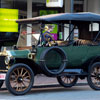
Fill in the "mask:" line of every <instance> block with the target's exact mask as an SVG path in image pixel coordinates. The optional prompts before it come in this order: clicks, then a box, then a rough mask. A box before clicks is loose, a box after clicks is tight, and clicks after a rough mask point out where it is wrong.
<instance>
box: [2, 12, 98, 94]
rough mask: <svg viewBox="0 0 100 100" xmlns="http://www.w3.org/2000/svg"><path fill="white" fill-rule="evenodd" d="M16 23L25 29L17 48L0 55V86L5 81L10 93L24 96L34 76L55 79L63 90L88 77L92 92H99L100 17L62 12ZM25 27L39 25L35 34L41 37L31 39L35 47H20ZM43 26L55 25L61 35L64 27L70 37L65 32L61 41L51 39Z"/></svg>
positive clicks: (91, 14) (4, 51)
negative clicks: (42, 75)
mask: <svg viewBox="0 0 100 100" xmlns="http://www.w3.org/2000/svg"><path fill="white" fill-rule="evenodd" d="M16 22H17V23H19V24H21V25H22V27H23V26H24V28H21V31H20V37H19V40H18V42H19V43H18V44H20V46H18V45H17V46H16V47H14V49H13V50H6V48H4V50H3V51H2V52H1V53H0V87H1V86H2V84H3V82H4V81H5V83H6V87H7V89H8V90H9V91H10V92H11V93H12V94H14V95H23V94H26V93H27V92H28V91H29V90H30V89H31V88H32V86H33V83H34V77H35V76H36V75H37V74H45V75H46V76H48V77H56V78H57V80H58V82H59V84H60V85H62V86H64V87H66V88H67V87H72V86H74V85H75V84H76V83H77V80H78V78H80V79H85V78H87V81H88V84H89V86H90V87H91V88H92V89H94V90H100V15H98V14H94V13H73V14H70V13H62V14H53V15H47V16H42V17H36V18H29V19H19V20H17V21H16ZM27 24H28V25H29V24H31V26H30V28H34V26H36V25H39V26H40V27H38V28H39V29H38V31H37V32H40V38H39V39H38V40H36V38H34V39H33V40H34V41H33V42H34V43H35V44H33V45H32V46H31V47H27V46H24V45H23V43H24V42H25V41H24V40H25V39H26V37H25V34H26V32H25V30H26V28H27V27H28V25H27ZM46 24H56V25H58V29H59V30H62V33H63V31H64V30H66V29H65V28H67V29H69V35H68V36H67V35H66V34H67V33H66V34H63V35H62V36H63V37H64V39H63V40H54V39H53V37H52V36H51V35H50V34H49V33H48V32H47V33H44V31H43V30H44V29H45V25H46ZM25 25H26V28H25ZM32 25H33V26H32ZM46 28H48V27H46ZM29 34H30V33H29ZM33 34H34V32H33ZM27 35H28V33H27ZM58 39H59V38H58ZM20 40H22V41H20ZM25 43H26V42H25ZM25 43H24V44H25Z"/></svg>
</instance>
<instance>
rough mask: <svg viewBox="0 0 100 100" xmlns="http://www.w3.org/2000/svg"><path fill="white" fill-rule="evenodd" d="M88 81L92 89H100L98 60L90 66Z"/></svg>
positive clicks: (99, 65) (99, 64)
mask: <svg viewBox="0 0 100 100" xmlns="http://www.w3.org/2000/svg"><path fill="white" fill-rule="evenodd" d="M87 81H88V84H89V85H90V87H91V88H92V89H94V90H100V62H96V63H94V64H93V65H92V66H90V69H89V75H88V77H87Z"/></svg>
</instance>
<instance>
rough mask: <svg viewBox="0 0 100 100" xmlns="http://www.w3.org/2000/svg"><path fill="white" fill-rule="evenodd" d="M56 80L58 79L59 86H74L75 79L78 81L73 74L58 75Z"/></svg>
mask: <svg viewBox="0 0 100 100" xmlns="http://www.w3.org/2000/svg"><path fill="white" fill-rule="evenodd" d="M57 80H58V82H59V84H60V85H61V86H63V87H66V88H67V87H72V86H74V85H75V84H76V83H77V81H78V77H77V76H74V75H72V76H66V75H64V76H58V77H57Z"/></svg>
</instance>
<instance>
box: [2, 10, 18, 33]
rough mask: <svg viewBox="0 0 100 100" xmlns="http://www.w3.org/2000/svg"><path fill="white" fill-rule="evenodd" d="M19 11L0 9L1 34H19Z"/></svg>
mask: <svg viewBox="0 0 100 100" xmlns="http://www.w3.org/2000/svg"><path fill="white" fill-rule="evenodd" d="M17 19H18V10H17V9H5V8H0V32H18V23H16V20H17Z"/></svg>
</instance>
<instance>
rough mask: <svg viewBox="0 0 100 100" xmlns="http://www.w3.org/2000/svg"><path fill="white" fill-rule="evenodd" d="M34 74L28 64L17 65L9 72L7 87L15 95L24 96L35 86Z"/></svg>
mask: <svg viewBox="0 0 100 100" xmlns="http://www.w3.org/2000/svg"><path fill="white" fill-rule="evenodd" d="M33 82H34V73H33V71H32V69H31V68H30V67H29V66H28V65H26V64H22V63H19V64H15V65H13V66H12V67H11V68H10V69H9V70H8V72H7V75H6V87H7V89H8V90H9V92H11V93H12V94H14V95H24V94H26V93H27V92H28V91H30V89H31V88H32V86H33Z"/></svg>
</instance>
